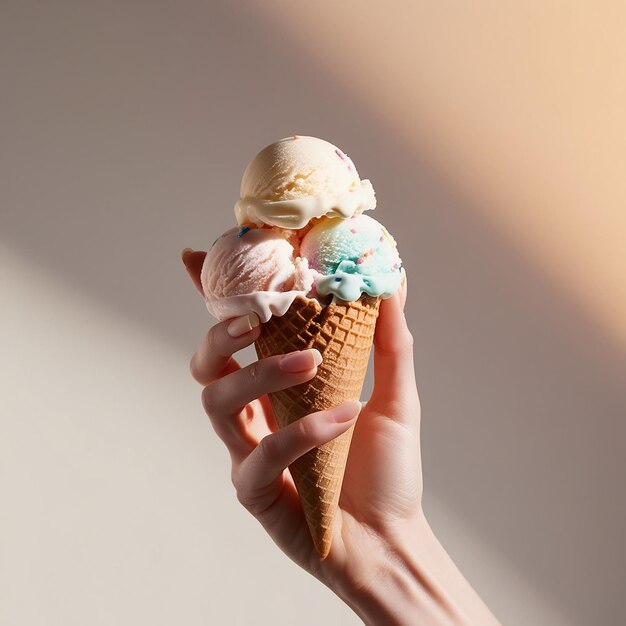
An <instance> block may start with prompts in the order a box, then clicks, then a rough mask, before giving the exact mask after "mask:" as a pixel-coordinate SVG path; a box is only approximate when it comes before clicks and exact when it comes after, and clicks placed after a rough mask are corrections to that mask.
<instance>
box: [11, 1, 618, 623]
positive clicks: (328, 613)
mask: <svg viewBox="0 0 626 626" xmlns="http://www.w3.org/2000/svg"><path fill="white" fill-rule="evenodd" d="M293 4H294V5H295V4H296V3H293ZM291 5H292V3H282V2H260V1H259V2H256V1H254V2H253V1H252V0H250V2H249V3H248V2H245V3H217V2H213V3H212V2H199V1H198V2H196V1H186V2H173V1H165V0H163V1H159V2H146V1H137V2H107V3H84V2H73V1H70V0H61V1H59V2H55V3H40V2H34V1H29V0H25V1H23V2H20V3H3V4H2V7H1V9H0V10H1V13H0V51H1V58H2V59H3V65H2V68H1V70H0V71H1V72H2V75H1V76H0V80H1V84H2V86H3V89H2V91H0V111H1V118H0V119H1V122H0V123H1V125H2V128H1V137H2V139H1V141H2V148H3V150H2V151H1V152H0V177H1V181H0V207H1V209H0V210H1V222H0V287H1V289H2V294H3V296H2V298H1V300H0V342H1V345H2V347H3V350H2V360H1V367H2V376H1V377H0V502H1V512H0V623H2V624H10V625H14V624H15V625H19V626H22V625H27V626H30V625H40V624H45V625H48V624H63V626H73V625H77V626H78V625H81V626H82V625H83V624H86V623H88V624H107V625H108V624H116V625H117V624H119V625H126V624H128V625H130V624H133V625H134V624H139V623H142V624H143V623H150V624H154V625H160V624H163V625H166V624H167V625H169V624H174V623H184V624H189V625H194V624H197V625H200V624H203V625H204V624H229V625H230V624H234V625H242V626H243V625H248V624H251V623H258V624H272V625H283V624H284V625H285V626H287V625H291V624H294V623H300V624H304V625H311V626H313V625H314V624H320V623H328V624H356V623H358V620H356V619H355V618H354V617H352V616H351V614H350V612H349V611H348V610H347V609H345V608H344V607H343V606H342V605H341V603H340V602H339V601H337V600H335V599H334V597H333V596H332V595H331V594H330V593H329V592H327V591H326V590H325V589H324V588H322V587H321V586H320V585H319V584H318V583H317V582H316V581H314V580H312V579H309V578H308V577H307V576H306V575H305V574H304V573H301V572H300V571H298V570H296V569H295V567H292V565H291V563H290V562H289V561H288V560H287V559H286V558H285V557H283V556H282V555H281V554H279V553H278V552H277V550H276V549H275V548H274V546H273V545H272V544H271V542H270V541H269V540H268V539H267V538H266V537H265V536H264V534H263V532H262V530H261V528H260V527H259V526H258V524H256V523H255V522H254V520H252V519H250V518H249V517H248V516H247V515H246V514H245V512H244V511H243V510H242V509H241V508H240V507H239V506H238V505H237V503H236V501H235V497H234V494H233V492H232V488H231V486H230V483H229V480H228V475H229V468H228V463H227V457H226V454H225V452H224V451H223V450H222V448H221V447H220V445H218V443H217V442H216V441H215V438H214V437H213V435H212V433H211V432H210V430H209V427H208V424H207V420H206V418H205V417H204V415H203V412H202V409H201V407H200V403H199V389H198V388H197V387H196V385H195V384H194V383H193V382H192V381H191V379H190V377H189V376H188V374H187V361H188V358H189V356H190V354H191V352H192V351H193V350H194V348H195V344H196V343H197V341H199V339H200V337H201V336H202V334H203V332H204V330H205V329H206V327H207V326H208V324H209V323H210V320H209V319H208V315H207V314H206V312H205V311H204V310H203V307H202V303H201V301H199V299H198V298H197V297H196V294H195V293H194V291H193V289H192V288H191V286H190V284H188V282H187V280H186V277H185V275H184V273H183V270H182V265H181V264H180V261H179V252H180V249H181V248H183V247H184V246H192V247H195V248H202V247H206V246H207V245H209V244H210V242H211V241H213V239H214V237H215V236H216V234H219V233H220V232H222V231H223V230H225V229H226V228H227V227H229V226H230V225H231V224H232V220H233V216H232V212H231V211H232V208H231V207H232V205H233V203H234V200H235V199H236V195H237V191H238V183H239V177H240V174H241V172H242V170H243V167H244V166H245V164H246V162H247V160H248V159H249V158H250V157H251V156H252V154H253V153H254V151H255V150H256V149H258V148H260V147H262V146H263V145H265V144H266V143H269V142H270V141H272V140H274V139H276V138H279V137H282V136H285V135H289V134H292V133H300V134H313V135H318V136H321V137H324V138H327V139H330V140H331V141H333V142H335V143H337V144H338V145H340V146H341V147H342V148H343V149H345V150H346V152H348V153H349V154H350V156H351V157H352V158H353V159H354V160H355V162H356V163H357V166H358V167H359V170H360V172H361V174H362V175H363V176H364V177H368V178H371V180H372V181H373V183H374V185H375V187H376V190H377V195H378V200H379V206H378V209H377V217H378V218H379V219H381V220H382V221H383V222H384V223H385V224H386V225H387V226H388V227H389V229H390V231H391V232H392V233H394V234H395V235H396V237H397V239H398V243H399V247H400V250H401V251H402V256H403V259H404V261H405V265H406V267H407V270H408V272H409V279H410V298H409V303H408V315H409V318H410V325H411V328H412V330H413V332H414V334H415V337H416V346H417V347H416V364H417V369H418V374H419V384H420V393H421V397H422V403H423V408H424V417H423V457H424V465H425V483H426V498H425V500H426V502H425V506H426V508H427V512H428V514H429V516H430V518H431V523H432V525H433V527H434V528H435V529H436V530H437V531H438V533H439V535H440V536H441V538H442V540H443V542H444V544H445V545H446V546H447V547H448V549H449V551H450V552H451V554H452V555H453V557H454V558H455V559H456V560H457V562H458V563H459V564H460V566H461V568H462V569H463V571H464V572H465V573H466V575H467V576H468V578H469V579H470V581H471V582H472V583H473V584H474V585H475V586H476V587H477V589H478V590H479V591H480V593H481V594H482V595H483V596H484V597H485V599H486V601H487V602H488V604H489V605H490V606H491V607H492V608H493V609H494V611H495V612H496V613H497V615H498V616H499V617H500V618H501V619H502V621H503V622H504V623H506V624H511V625H519V626H522V625H527V624H534V625H536V626H543V625H545V626H559V625H561V624H575V625H576V626H578V625H580V626H583V625H585V626H586V625H588V624H615V623H621V622H623V621H624V618H625V617H626V615H625V614H624V609H623V602H622V598H623V592H624V587H623V563H624V557H625V556H626V555H625V554H624V551H625V549H624V541H623V528H624V527H625V526H626V510H625V505H624V496H623V491H624V490H623V476H624V474H625V471H626V462H625V461H624V439H625V435H626V426H625V425H624V424H625V420H624V417H625V416H626V391H625V388H626V386H625V384H624V383H625V380H624V378H625V377H624V372H625V371H626V339H625V337H626V326H625V324H624V320H626V280H625V273H624V266H625V265H626V259H625V252H624V250H626V246H625V245H624V244H625V232H626V228H625V226H626V225H625V223H624V220H625V217H624V215H625V213H624V209H623V207H624V200H625V199H626V194H625V193H624V190H625V185H626V183H625V180H626V179H624V177H623V163H624V152H625V151H626V147H625V144H624V141H623V138H624V130H625V129H624V116H623V113H622V112H623V111H624V110H626V94H625V93H624V88H623V85H624V83H623V80H622V77H623V75H624V70H625V68H624V58H626V56H625V55H624V52H626V51H625V50H624V47H625V45H624V40H625V38H624V37H623V36H621V34H620V33H622V34H623V32H624V31H623V29H624V27H625V20H624V17H625V16H624V11H623V9H622V8H621V6H622V5H621V3H609V2H606V3H591V2H579V3H561V2H536V3H515V2H500V3H486V2H476V3H462V2H458V3H440V2H427V3H408V2H407V3H400V2H395V3H389V2H386V3H380V7H379V6H378V5H377V4H376V5H374V4H369V3H368V5H367V6H368V8H367V9H365V8H363V7H365V6H366V5H365V4H364V3H359V4H358V6H357V3H352V2H344V3H331V2H325V1H324V2H321V3H318V4H317V5H316V7H317V8H316V9H314V8H313V7H312V5H309V8H308V9H307V11H306V12H304V13H303V14H301V15H298V14H297V13H296V12H295V11H294V9H293V8H292V7H291ZM383 9H384V11H383ZM247 358H251V357H250V354H247ZM242 594H243V595H244V596H245V597H246V598H248V602H247V603H245V604H244V603H243V602H242V601H241V600H240V598H241V596H242ZM304 606H306V607H307V609H306V613H305V615H304V617H302V616H301V615H300V613H299V611H301V610H302V607H304Z"/></svg>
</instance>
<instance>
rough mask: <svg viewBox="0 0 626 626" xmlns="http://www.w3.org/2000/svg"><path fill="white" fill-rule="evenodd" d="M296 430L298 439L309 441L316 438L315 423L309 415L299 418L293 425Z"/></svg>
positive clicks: (316, 429)
mask: <svg viewBox="0 0 626 626" xmlns="http://www.w3.org/2000/svg"><path fill="white" fill-rule="evenodd" d="M294 428H295V429H296V432H297V433H298V439H299V440H300V441H311V440H312V439H315V438H316V435H317V431H318V428H317V423H316V422H315V420H313V419H310V418H309V416H308V415H307V416H305V417H302V418H300V419H299V420H298V421H297V422H296V423H295V425H294Z"/></svg>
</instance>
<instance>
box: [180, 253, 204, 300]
mask: <svg viewBox="0 0 626 626" xmlns="http://www.w3.org/2000/svg"><path fill="white" fill-rule="evenodd" d="M181 257H182V259H183V263H184V264H185V267H186V268H187V272H189V276H191V280H192V281H193V284H194V285H195V286H196V289H197V290H198V291H199V292H200V293H201V294H202V295H203V296H204V290H203V289H202V281H201V280H200V275H201V273H202V264H203V263H204V258H205V257H206V252H204V251H203V250H198V251H195V250H192V249H191V248H185V249H184V250H183V251H182V253H181Z"/></svg>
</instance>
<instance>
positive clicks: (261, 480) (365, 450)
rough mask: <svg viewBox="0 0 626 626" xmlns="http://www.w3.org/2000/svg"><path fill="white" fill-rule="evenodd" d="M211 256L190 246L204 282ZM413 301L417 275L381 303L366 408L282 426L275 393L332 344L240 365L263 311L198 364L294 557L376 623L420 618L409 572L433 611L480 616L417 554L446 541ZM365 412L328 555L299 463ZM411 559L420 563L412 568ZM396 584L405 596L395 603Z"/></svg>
mask: <svg viewBox="0 0 626 626" xmlns="http://www.w3.org/2000/svg"><path fill="white" fill-rule="evenodd" d="M204 256H205V253H204V252H192V251H189V250H187V251H185V252H184V253H183V260H184V261H185V265H186V267H187V270H188V272H189V274H190V276H191V278H192V280H193V282H194V284H195V285H196V287H197V288H198V290H199V291H200V292H201V293H202V286H201V283H200V269H201V267H202V262H203V260H204ZM405 301H406V283H405V284H404V285H403V287H402V289H401V290H400V291H399V292H398V293H397V294H396V295H394V296H393V297H391V298H389V299H388V300H385V301H383V302H382V303H381V306H380V314H379V318H378V322H377V326H376V333H375V337H374V379H375V382H374V390H373V393H372V396H371V399H370V400H369V401H368V402H367V403H366V404H364V405H363V407H362V408H361V405H360V403H357V402H348V403H346V404H343V405H341V406H339V407H335V408H333V409H331V410H328V411H321V412H318V413H314V414H311V415H308V416H306V417H304V418H302V419H301V420H298V421H297V422H295V423H293V424H291V425H289V426H287V427H286V428H284V429H282V430H278V429H277V427H276V423H275V420H274V416H273V412H272V408H271V404H270V402H269V398H268V396H267V394H268V393H271V392H274V391H278V390H280V389H285V388H287V387H290V386H293V385H297V384H301V383H303V382H306V381H308V380H310V379H311V378H313V377H314V376H315V374H316V371H317V365H318V364H319V363H320V362H321V361H320V359H321V356H320V354H319V353H318V352H317V351H316V350H304V351H302V352H295V353H291V354H290V355H288V356H273V357H269V358H266V359H261V360H259V361H257V362H255V363H253V364H251V365H249V366H247V367H245V368H240V367H239V365H238V364H237V362H236V361H235V359H234V358H233V356H232V355H233V354H234V353H236V352H237V351H239V350H241V349H242V348H244V347H246V346H249V345H251V344H252V343H254V341H255V340H256V339H257V338H258V336H259V334H260V330H261V329H260V326H259V325H258V318H256V317H255V316H254V315H252V316H244V317H242V318H236V319H235V320H227V321H224V322H220V323H218V324H216V325H215V326H213V327H212V328H211V329H210V330H209V332H208V334H207V335H206V337H205V338H204V340H203V341H202V343H201V345H200V347H199V348H198V350H197V352H196V353H195V354H194V356H193V357H192V359H191V364H190V368H191V372H192V375H193V376H194V378H195V379H196V380H197V381H198V382H199V383H200V384H201V385H203V387H204V389H203V392H202V402H203V406H204V408H205V410H206V412H207V414H208V415H209V418H210V420H211V423H212V425H213V427H214V429H215V432H216V433H217V435H218V436H219V437H220V438H221V439H222V441H223V442H224V444H225V445H226V447H227V448H228V450H229V452H230V456H231V460H232V472H231V475H232V481H233V484H234V486H235V489H236V492H237V497H238V499H239V501H240V502H241V503H242V504H243V506H244V507H245V508H246V509H248V511H250V513H252V514H253V515H254V516H255V517H256V518H257V519H258V521H259V522H260V523H261V524H262V525H263V527H264V528H265V530H266V531H267V532H268V534H269V535H270V536H271V537H272V539H273V540H274V541H275V543H276V544H277V545H278V546H279V547H280V548H281V549H282V550H283V551H284V552H285V553H286V554H287V555H288V556H289V557H290V558H291V559H292V560H294V561H295V562H296V563H297V564H298V565H300V566H301V567H303V568H304V569H305V570H307V571H309V572H310V573H311V574H313V575H314V576H316V577H317V578H318V579H319V580H320V581H322V582H323V583H324V584H326V585H327V586H328V587H330V588H331V589H332V590H333V591H334V592H335V593H337V594H338V595H339V596H340V597H341V598H343V599H344V601H346V602H347V603H348V604H349V605H350V606H351V607H352V608H353V609H354V610H355V611H356V612H357V613H358V614H359V615H360V616H361V617H362V618H363V619H364V620H365V621H367V622H368V623H385V624H393V623H398V624H402V623H416V621H413V618H415V619H418V617H419V615H418V613H417V612H414V613H413V614H412V615H413V617H412V619H411V620H409V621H406V622H405V621H402V617H401V611H402V609H401V605H402V602H406V601H408V596H407V597H405V596H406V593H405V592H406V589H403V588H407V589H408V587H407V585H408V582H407V581H408V579H409V578H410V579H411V580H413V582H416V584H417V587H416V588H415V589H413V592H414V593H413V594H412V595H413V600H414V601H415V600H416V598H419V599H420V602H421V603H422V606H421V608H420V609H419V611H421V614H422V615H423V617H424V619H426V618H428V619H430V620H431V621H430V622H429V623H433V624H434V623H439V622H435V621H432V620H433V619H434V617H433V616H435V615H436V614H439V613H440V614H441V616H444V615H446V614H447V615H449V616H453V617H454V616H456V617H457V618H458V619H457V620H456V621H452V622H445V621H442V622H441V623H459V624H461V623H468V622H465V621H463V620H462V613H461V612H460V611H457V610H456V609H455V608H454V605H453V602H452V601H448V599H447V598H446V593H445V592H444V591H443V590H440V589H439V583H438V582H436V581H434V580H432V581H428V576H424V575H423V574H420V572H419V570H420V567H421V565H420V564H418V563H417V559H418V554H419V553H421V554H422V556H429V554H430V557H431V558H432V556H433V555H434V550H435V547H436V546H437V545H438V544H437V543H435V542H434V536H433V535H432V531H430V528H429V527H428V525H427V523H426V520H425V519H424V516H423V512H422V505H421V502H422V471H421V459H420V441H419V426H420V405H419V397H418V393H417V386H416V382H415V372H414V366H413V340H412V336H411V333H410V332H409V329H408V327H407V324H406V320H405V317H404V313H403V308H404V304H405ZM359 410H360V414H359ZM357 415H358V419H356V418H357ZM355 420H356V425H355V430H354V435H353V439H352V445H351V448H350V455H349V457H348V463H347V467H346V472H345V476H344V481H343V488H342V492H341V498H340V501H339V509H338V511H337V515H336V518H335V523H334V528H333V538H332V546H331V549H330V553H329V555H328V557H327V558H326V559H324V560H323V561H321V560H320V559H319V557H318V555H317V552H316V551H315V548H314V545H313V541H312V539H311V537H310V534H309V530H308V527H307V524H306V521H305V519H304V514H303V512H302V509H301V507H300V502H299V498H298V494H297V491H296V489H295V486H294V484H293V480H292V479H291V476H290V474H289V472H288V470H287V468H288V466H289V464H290V463H292V462H293V461H295V460H296V459H297V458H298V457H300V456H301V455H302V454H304V453H305V452H307V451H308V450H310V449H312V448H314V447H317V446H319V445H321V444H322V443H326V442H327V441H330V440H332V439H334V438H335V437H337V436H339V435H340V434H342V433H343V432H345V431H346V430H348V429H349V428H350V427H351V426H352V425H353V424H354V423H355ZM437 567H438V566H437ZM407 568H408V570H409V572H413V576H410V575H409V577H408V578H407V574H406V572H405V571H404V570H406V569H407ZM420 578H421V580H420ZM390 585H391V586H392V587H393V589H391V590H389V589H388V587H389V586H390ZM399 590H400V591H399ZM383 591H384V593H381V592H383ZM398 593H400V595H402V596H403V599H402V601H401V599H400V598H399V597H398ZM385 596H386V597H385ZM392 596H393V597H395V598H396V600H397V601H396V603H395V605H396V606H395V607H391V606H388V604H389V599H390V598H391V597H392ZM429 597H430V598H431V599H432V598H434V599H432V602H433V603H434V604H433V605H431V604H429V602H428V601H427V599H428V598H429ZM433 606H435V607H438V608H433ZM417 610H418V609H417V608H416V609H415V611H417ZM398 611H400V613H398ZM429 611H431V612H429ZM432 611H435V612H432ZM484 623H485V624H486V623H488V622H484Z"/></svg>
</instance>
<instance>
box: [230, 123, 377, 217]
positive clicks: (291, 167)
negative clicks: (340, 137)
mask: <svg viewBox="0 0 626 626" xmlns="http://www.w3.org/2000/svg"><path fill="white" fill-rule="evenodd" d="M375 206H376V197H375V195H374V189H373V187H372V185H371V183H370V181H369V180H361V179H360V178H359V173H358V172H357V170H356V167H355V166H354V163H352V161H351V159H350V158H349V157H348V155H346V154H344V153H343V152H342V151H341V150H340V149H339V148H337V147H336V146H334V145H333V144H332V143H329V142H328V141H324V140H323V139H317V138H316V137H306V136H300V135H294V136H293V137H287V138H285V139H281V140H280V141H277V142H275V143H273V144H271V145H269V146H267V147H266V148H264V149H263V150H261V152H259V154H257V155H256V157H254V159H253V160H252V161H251V163H250V164H249V165H248V167H247V168H246V171H245V172H244V175H243V178H242V181H241V189H240V199H239V201H238V202H237V204H236V205H235V215H236V217H237V222H238V223H239V224H243V225H246V224H247V225H256V226H261V225H263V224H266V225H270V226H278V227H280V228H289V229H299V228H303V227H304V226H306V225H307V224H308V222H309V221H310V220H311V219H313V218H315V217H324V216H328V217H342V218H347V217H351V216H353V215H357V214H359V213H362V212H363V211H367V210H370V209H373V208H374V207H375Z"/></svg>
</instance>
